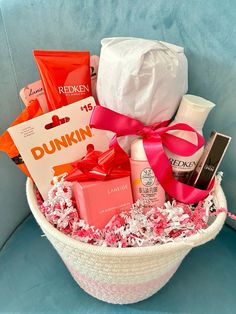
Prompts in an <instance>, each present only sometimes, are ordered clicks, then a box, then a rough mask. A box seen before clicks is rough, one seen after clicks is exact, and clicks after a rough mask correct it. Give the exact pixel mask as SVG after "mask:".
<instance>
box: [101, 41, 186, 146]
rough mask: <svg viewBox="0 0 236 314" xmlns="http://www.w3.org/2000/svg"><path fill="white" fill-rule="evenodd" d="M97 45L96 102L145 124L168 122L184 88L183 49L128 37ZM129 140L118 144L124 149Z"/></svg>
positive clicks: (184, 91) (184, 57)
mask: <svg viewBox="0 0 236 314" xmlns="http://www.w3.org/2000/svg"><path fill="white" fill-rule="evenodd" d="M101 44H102V48H101V54H100V63H99V71H98V80H97V95H98V100H99V103H100V104H101V105H102V106H104V107H107V108H109V109H112V110H114V111H116V112H119V113H122V114H125V115H128V116H130V117H133V118H136V119H138V120H140V121H142V122H143V123H144V124H145V125H149V124H152V123H154V122H161V121H164V120H169V119H171V117H172V116H173V115H174V113H175V111H176V109H177V107H178V105H179V102H180V100H181V97H182V96H183V95H184V94H185V93H186V92H187V89H188V63H187V59H186V56H185V54H184V49H183V48H182V47H178V46H175V45H173V44H169V43H165V42H161V41H156V40H147V39H141V38H131V37H114V38H104V39H103V40H102V41H101ZM133 139H134V137H129V139H128V138H127V137H126V138H122V139H121V141H120V144H121V145H122V146H123V148H125V149H127V147H129V144H130V141H131V140H133Z"/></svg>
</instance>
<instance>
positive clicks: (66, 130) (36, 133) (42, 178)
mask: <svg viewBox="0 0 236 314" xmlns="http://www.w3.org/2000/svg"><path fill="white" fill-rule="evenodd" d="M95 105H96V104H95V101H94V99H93V97H88V98H85V99H83V100H80V101H77V102H75V103H73V104H70V105H67V106H64V107H61V108H59V109H57V110H54V111H51V112H49V113H46V114H44V115H42V116H39V117H37V118H34V119H31V120H28V121H26V122H23V123H21V124H18V125H15V126H13V127H10V128H9V129H8V132H9V133H10V135H11V137H12V139H13V141H14V142H15V145H16V147H17V148H18V150H19V152H20V154H21V156H22V158H23V160H24V162H25V164H26V166H27V168H28V170H29V172H30V174H31V176H32V178H33V179H34V182H35V184H36V185H37V187H38V189H39V191H40V193H41V194H42V197H43V198H44V199H45V198H47V193H48V191H49V189H50V188H51V186H52V185H51V184H52V178H53V175H54V171H53V169H62V172H63V169H64V170H65V169H66V167H62V166H61V165H63V164H68V163H71V162H74V161H76V160H78V159H80V158H81V157H83V156H84V155H85V154H86V152H87V146H88V145H89V144H93V145H94V147H95V149H96V150H100V151H105V150H106V149H107V148H108V139H107V137H106V131H102V130H96V129H91V128H90V126H89V121H90V116H91V113H92V110H93V108H94V107H95ZM56 175H62V173H58V172H57V173H56Z"/></svg>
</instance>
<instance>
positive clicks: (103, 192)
mask: <svg viewBox="0 0 236 314" xmlns="http://www.w3.org/2000/svg"><path fill="white" fill-rule="evenodd" d="M73 192H74V196H75V200H76V204H77V208H78V211H79V215H80V218H81V219H84V220H85V221H86V223H88V224H89V225H91V226H95V227H96V228H99V229H102V228H104V227H105V226H106V224H107V223H108V222H109V220H110V219H111V218H112V216H113V215H115V214H118V213H120V212H122V211H129V210H130V207H131V205H132V203H133V198H132V191H131V185H130V177H123V178H119V179H113V180H108V181H86V182H74V183H73Z"/></svg>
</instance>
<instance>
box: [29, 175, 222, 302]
mask: <svg viewBox="0 0 236 314" xmlns="http://www.w3.org/2000/svg"><path fill="white" fill-rule="evenodd" d="M26 193H27V199H28V203H29V206H30V208H31V211H32V213H33V215H34V217H35V219H36V221H37V222H38V224H39V226H40V227H41V229H42V230H43V232H44V233H45V235H46V236H47V238H48V239H49V241H50V242H51V243H52V245H53V246H54V248H55V249H56V250H57V252H58V253H59V255H60V256H61V258H62V259H63V261H64V262H65V264H66V266H67V268H68V269H69V271H70V273H71V275H72V276H73V278H74V279H75V281H76V282H77V283H78V284H79V285H80V287H81V288H83V289H84V290H85V291H86V292H87V293H89V294H91V295H92V296H94V297H95V298H97V299H100V300H103V301H106V302H109V303H117V304H128V303H135V302H138V301H141V300H144V299H146V298H148V297H150V296H152V295H153V294H154V293H156V292H157V291H158V290H160V289H161V288H162V287H163V286H164V285H165V284H166V283H167V282H168V281H169V279H170V278H171V277H172V276H173V274H174V273H175V271H176V270H177V268H178V267H179V265H180V263H181V262H182V260H183V258H184V257H185V256H186V255H187V254H188V252H189V251H190V250H191V249H192V248H193V247H196V246H199V245H201V244H204V243H206V242H208V241H209V240H211V239H213V238H215V236H216V235H217V234H218V232H219V231H220V230H221V228H222V226H223V224H224V221H225V218H226V214H225V213H220V214H219V215H217V217H216V219H215V220H214V221H213V222H212V223H211V224H210V225H209V227H208V228H207V229H206V230H205V231H204V232H202V233H200V234H196V235H193V236H191V237H188V238H187V239H186V240H185V241H183V242H178V243H168V244H163V245H160V246H150V247H141V248H109V247H101V246H93V245H91V244H86V243H83V242H80V241H78V240H75V239H72V238H70V237H68V236H66V235H64V234H63V233H61V232H60V231H58V230H57V229H55V228H54V227H53V226H52V225H51V224H50V223H49V222H48V221H47V220H46V218H45V217H44V215H43V214H42V213H41V212H40V210H39V208H38V204H37V199H36V197H35V188H34V185H33V182H32V180H30V179H28V180H27V184H26ZM214 201H215V203H216V206H217V208H220V207H224V208H226V206H227V205H226V199H225V196H224V193H223V191H222V189H221V188H220V187H219V188H218V189H217V191H216V193H215V196H214Z"/></svg>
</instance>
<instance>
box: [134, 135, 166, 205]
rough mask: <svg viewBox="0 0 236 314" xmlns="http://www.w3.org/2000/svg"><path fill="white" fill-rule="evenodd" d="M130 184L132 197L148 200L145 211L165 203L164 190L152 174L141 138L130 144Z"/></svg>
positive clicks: (135, 199)
mask: <svg viewBox="0 0 236 314" xmlns="http://www.w3.org/2000/svg"><path fill="white" fill-rule="evenodd" d="M130 165H131V185H132V191H133V198H134V201H135V202H136V201H137V200H138V199H144V200H148V202H147V204H145V206H144V208H145V211H148V210H150V209H151V208H153V207H162V206H163V205H164V203H165V191H164V189H163V188H162V186H161V185H160V183H159V182H158V180H157V178H156V177H155V175H154V172H153V170H152V169H151V167H150V164H149V162H148V160H147V156H146V154H145V151H144V148H143V141H142V140H141V139H138V140H135V141H134V142H133V143H132V145H131V159H130Z"/></svg>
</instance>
